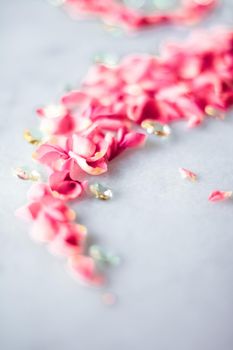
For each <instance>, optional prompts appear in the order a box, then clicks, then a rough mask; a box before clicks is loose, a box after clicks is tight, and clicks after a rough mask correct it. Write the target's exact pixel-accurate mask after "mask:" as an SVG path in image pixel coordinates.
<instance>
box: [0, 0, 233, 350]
mask: <svg viewBox="0 0 233 350" xmlns="http://www.w3.org/2000/svg"><path fill="white" fill-rule="evenodd" d="M103 1H104V0H103ZM232 10H233V2H232V1H231V0H228V1H227V0H225V1H224V5H222V7H220V8H219V9H218V10H217V11H216V13H215V15H212V16H210V17H209V18H208V20H205V21H204V22H202V24H201V25H200V26H205V27H210V26H213V25H215V24H227V25H229V26H231V25H232V22H233V20H232ZM190 31H191V29H190V28H171V27H169V28H168V27H164V28H159V29H153V30H149V31H146V32H143V33H140V34H138V35H135V36H133V37H126V36H123V37H118V38H114V37H112V36H110V35H109V34H108V33H106V32H105V31H104V30H103V28H102V27H101V25H100V24H99V23H95V22H82V23H76V22H74V21H72V20H70V19H69V18H68V17H67V16H66V15H65V14H64V13H62V12H61V11H59V10H58V9H55V8H53V7H51V6H49V5H48V4H47V3H46V1H42V0H37V1H36V0H15V1H10V0H1V1H0V42H1V54H0V61H1V66H0V70H1V71H0V75H1V80H0V81H1V90H0V104H1V110H0V114H1V117H0V137H1V138H0V140H1V142H0V160H1V170H0V179H1V191H0V192H1V196H0V200H1V206H0V218H1V230H0V323H1V326H0V348H1V350H50V349H56V350H67V349H69V350H91V349H98V350H100V349H101V350H115V349H122V350H129V349H134V350H141V349H146V350H197V349H198V350H220V349H221V350H232V348H233V333H232V322H233V314H232V306H233V300H232V299H233V298H232V295H233V282H232V275H233V254H232V251H233V229H232V228H233V203H232V202H227V203H219V204H210V203H208V201H207V196H208V194H209V192H210V191H211V190H214V189H217V188H220V189H226V190H229V189H232V188H233V163H232V151H233V138H232V135H233V120H232V116H229V117H228V118H227V119H226V121H225V122H220V121H210V122H208V123H205V125H204V126H203V127H201V128H199V129H196V130H192V131H191V130H188V131H187V129H186V127H185V125H177V126H175V127H174V132H173V136H172V137H171V138H170V140H168V141H167V142H160V141H151V142H149V144H148V145H147V146H146V147H145V148H144V149H143V150H140V151H137V152H132V153H131V154H130V153H128V154H127V155H126V156H125V157H121V158H119V159H118V160H116V161H115V162H114V163H113V164H112V165H111V170H110V172H109V174H108V175H106V176H105V177H103V179H102V181H103V182H105V183H107V184H109V185H110V186H111V187H112V188H113V189H114V192H115V197H114V200H112V201H111V202H108V203H102V202H101V203H99V202H98V201H94V200H85V201H83V202H82V203H81V204H80V205H79V206H78V205H77V207H75V209H77V212H78V215H79V218H80V221H81V222H82V223H84V224H86V225H87V226H88V228H89V231H90V233H91V235H92V236H93V239H94V240H95V241H96V242H100V243H101V245H103V246H105V247H108V248H109V249H111V250H113V251H115V252H117V253H119V254H120V255H121V256H122V257H123V259H124V263H123V264H122V265H121V267H119V268H117V269H115V270H114V271H112V272H111V273H110V277H111V281H110V285H109V287H108V290H111V291H114V292H115V293H116V294H117V295H118V298H119V302H118V304H117V305H115V306H114V307H112V308H106V307H105V306H104V305H103V304H102V303H101V301H100V295H101V291H92V290H89V289H86V288H82V287H80V286H79V285H78V284H76V283H75V282H74V281H73V280H72V279H71V278H70V277H69V276H68V275H67V274H66V272H65V269H64V267H63V266H64V265H63V262H62V261H60V260H59V259H56V258H54V257H53V256H50V255H49V254H48V252H47V251H46V249H45V248H44V247H42V246H38V245H36V244H34V242H32V241H31V240H30V239H29V238H28V235H27V229H28V228H27V226H26V225H24V224H23V223H21V222H19V221H17V219H16V218H15V217H14V210H15V209H16V208H17V207H18V206H20V205H21V204H23V203H24V202H25V196H26V190H27V188H28V186H29V184H27V183H22V182H20V181H17V180H16V179H15V178H13V177H12V176H11V168H12V167H15V166H17V165H24V164H27V163H29V162H30V151H31V148H30V146H29V145H27V144H26V143H24V141H23V140H22V131H23V129H24V128H26V127H29V128H35V127H36V126H37V120H36V116H35V114H34V109H35V107H37V106H40V105H41V104H44V103H46V102H50V101H53V100H54V99H55V98H57V97H58V96H59V94H60V93H61V91H62V89H63V87H64V85H67V84H73V85H74V84H76V83H78V82H79V81H80V79H81V78H82V76H84V74H85V72H86V70H87V67H88V66H89V64H90V62H91V59H92V57H93V55H94V54H96V53H97V52H111V53H117V54H119V55H124V54H127V53H129V52H136V51H138V52H154V51H157V50H158V47H159V45H160V44H161V43H163V42H164V41H165V40H166V39H167V38H168V37H173V38H174V37H186V36H187V34H188V33H189V32H190ZM180 166H184V167H187V168H190V169H193V170H194V171H197V173H199V174H200V181H198V182H197V183H196V184H191V183H186V182H184V181H182V180H181V179H180V177H179V174H178V172H177V169H178V167H180Z"/></svg>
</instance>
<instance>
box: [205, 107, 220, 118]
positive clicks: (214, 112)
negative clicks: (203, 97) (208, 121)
mask: <svg viewBox="0 0 233 350" xmlns="http://www.w3.org/2000/svg"><path fill="white" fill-rule="evenodd" d="M205 113H206V114H207V115H208V116H209V117H213V118H217V119H221V120H224V119H225V114H224V113H223V112H222V111H220V110H219V109H217V108H214V107H212V106H206V107H205Z"/></svg>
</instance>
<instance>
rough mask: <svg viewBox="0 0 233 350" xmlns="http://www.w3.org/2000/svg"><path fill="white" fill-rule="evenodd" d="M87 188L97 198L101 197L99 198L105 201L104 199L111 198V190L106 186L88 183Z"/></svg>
mask: <svg viewBox="0 0 233 350" xmlns="http://www.w3.org/2000/svg"><path fill="white" fill-rule="evenodd" d="M89 189H90V192H91V193H92V194H93V195H94V196H95V198H97V199H101V200H105V201H106V200H109V199H111V198H112V196H113V194H112V191H111V190H110V189H109V188H106V187H104V186H103V185H101V184H99V183H95V184H92V185H90V186H89Z"/></svg>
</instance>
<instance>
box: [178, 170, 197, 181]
mask: <svg viewBox="0 0 233 350" xmlns="http://www.w3.org/2000/svg"><path fill="white" fill-rule="evenodd" d="M179 172H180V175H181V177H182V178H183V179H188V180H191V181H196V180H197V174H195V173H194V172H192V171H191V170H188V169H185V168H179Z"/></svg>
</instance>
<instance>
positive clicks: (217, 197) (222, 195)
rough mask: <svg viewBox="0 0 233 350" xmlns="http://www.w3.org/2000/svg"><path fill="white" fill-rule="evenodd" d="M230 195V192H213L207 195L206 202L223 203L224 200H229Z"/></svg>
mask: <svg viewBox="0 0 233 350" xmlns="http://www.w3.org/2000/svg"><path fill="white" fill-rule="evenodd" d="M232 194H233V192H232V191H213V192H212V193H211V194H210V195H209V198H208V200H209V201H210V202H220V201H224V200H226V199H229V198H231V197H232Z"/></svg>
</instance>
